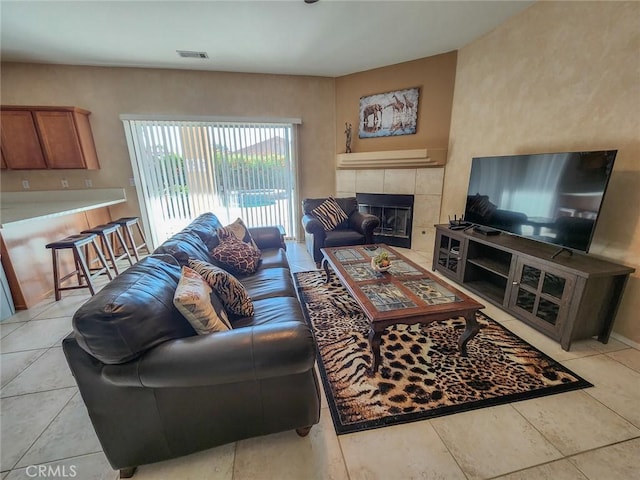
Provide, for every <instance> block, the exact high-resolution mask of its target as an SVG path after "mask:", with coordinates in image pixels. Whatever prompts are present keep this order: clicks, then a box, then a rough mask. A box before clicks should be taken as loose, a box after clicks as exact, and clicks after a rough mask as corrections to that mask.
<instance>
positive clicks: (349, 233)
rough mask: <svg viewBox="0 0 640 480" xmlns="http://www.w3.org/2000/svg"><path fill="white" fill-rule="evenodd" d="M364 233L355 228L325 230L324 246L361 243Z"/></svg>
mask: <svg viewBox="0 0 640 480" xmlns="http://www.w3.org/2000/svg"><path fill="white" fill-rule="evenodd" d="M363 243H364V235H362V234H361V233H358V232H356V231H355V230H334V231H333V232H327V236H326V237H325V239H324V246H325V247H344V246H345V245H362V244H363Z"/></svg>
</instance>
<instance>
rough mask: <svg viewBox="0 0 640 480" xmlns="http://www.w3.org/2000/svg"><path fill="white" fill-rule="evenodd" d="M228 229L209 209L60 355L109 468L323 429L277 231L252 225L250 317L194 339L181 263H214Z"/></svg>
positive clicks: (99, 302)
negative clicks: (177, 298)
mask: <svg viewBox="0 0 640 480" xmlns="http://www.w3.org/2000/svg"><path fill="white" fill-rule="evenodd" d="M219 226H221V225H220V222H219V221H218V219H217V218H216V216H215V215H213V214H210V213H208V214H204V215H201V216H200V217H198V218H197V219H196V220H194V221H193V222H192V223H191V224H190V225H189V226H188V227H186V228H185V229H184V230H182V231H181V232H179V233H177V234H176V235H174V236H173V237H171V238H170V239H169V240H167V241H166V242H165V243H163V244H162V245H161V246H160V247H159V248H158V249H156V251H155V252H154V254H153V255H151V256H148V257H146V258H144V259H143V260H141V261H140V262H138V263H137V264H135V265H134V266H132V267H130V268H129V269H128V270H127V271H125V272H124V273H122V274H121V275H120V276H119V277H117V278H116V279H114V280H113V281H112V282H110V283H109V284H108V285H106V286H105V287H104V288H103V290H101V291H100V292H98V294H96V295H95V296H94V297H92V298H91V299H90V300H89V301H88V302H87V303H85V304H84V305H83V306H82V307H81V308H80V309H79V310H78V311H77V312H76V314H75V315H74V318H73V330H74V331H73V333H72V334H70V335H69V336H68V337H67V338H65V339H64V340H63V349H64V352H65V355H66V358H67V361H68V363H69V366H70V368H71V370H72V372H73V375H74V377H75V379H76V382H77V384H78V387H79V389H80V393H81V395H82V398H83V400H84V403H85V405H86V406H87V410H88V412H89V416H90V418H91V421H92V423H93V426H94V428H95V431H96V433H97V435H98V438H99V439H100V443H101V444H102V447H103V449H104V453H105V454H106V456H107V459H108V460H109V462H110V463H111V465H112V467H113V468H114V469H116V470H120V473H121V476H123V477H126V476H131V475H133V473H134V471H135V468H136V467H137V466H138V465H142V464H147V463H153V462H157V461H161V460H166V459H169V458H173V457H178V456H182V455H185V454H189V453H192V452H195V451H198V450H202V449H207V448H210V447H213V446H216V445H221V444H225V443H229V442H233V441H236V440H240V439H243V438H248V437H253V436H258V435H265V434H269V433H274V432H280V431H284V430H289V429H296V430H297V431H298V433H299V434H300V435H305V434H306V433H308V431H309V428H310V427H311V426H312V425H314V424H315V423H317V422H318V420H319V415H320V393H319V388H318V381H317V377H316V374H315V371H314V363H315V355H316V347H315V343H314V340H313V335H312V332H311V331H310V329H309V327H308V326H307V324H306V322H305V320H304V317H303V314H302V310H301V307H300V304H299V302H298V298H297V296H296V291H295V287H294V284H293V280H292V277H291V273H290V270H289V265H288V262H287V258H286V254H285V249H284V243H283V241H282V238H281V235H280V232H279V230H278V229H277V228H275V227H274V228H271V227H263V228H257V229H250V233H251V235H252V236H253V239H254V241H255V242H256V244H257V245H258V247H259V248H260V249H261V251H262V261H261V265H260V268H259V269H258V271H257V272H255V273H254V274H252V275H249V276H245V277H238V279H239V280H240V281H241V282H242V284H243V285H244V286H245V287H246V289H247V290H248V292H249V294H250V296H251V297H252V299H253V303H254V307H255V315H254V316H253V317H250V318H237V319H234V320H233V321H232V324H233V327H234V328H233V329H232V330H230V331H228V332H219V333H212V334H207V335H196V333H195V331H194V330H193V328H192V327H191V325H190V324H189V323H188V322H187V320H185V319H184V318H183V317H182V315H181V314H180V313H179V312H178V310H177V309H176V308H175V307H174V305H173V295H174V292H175V289H176V286H177V285H178V281H179V279H180V271H181V265H185V264H186V262H187V261H188V259H189V258H197V259H200V260H204V261H210V260H209V256H208V252H209V251H210V249H211V248H213V247H214V246H215V245H216V244H217V241H218V239H217V236H216V235H215V230H216V228H217V227H219Z"/></svg>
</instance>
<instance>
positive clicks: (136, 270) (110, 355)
mask: <svg viewBox="0 0 640 480" xmlns="http://www.w3.org/2000/svg"><path fill="white" fill-rule="evenodd" d="M179 280H180V266H179V265H178V264H177V262H176V261H175V260H174V259H173V258H172V257H170V256H167V255H150V256H148V257H146V258H143V259H142V260H140V261H139V262H138V263H136V264H135V265H134V266H132V267H130V268H129V269H127V270H126V271H125V272H123V273H122V274H120V275H119V276H118V277H116V278H115V279H114V280H113V281H111V282H109V283H108V284H107V285H106V286H105V287H104V288H103V289H102V290H101V291H99V292H98V293H96V294H95V295H94V296H93V297H91V298H90V299H89V300H88V301H87V302H86V303H85V304H84V305H82V306H81V307H80V308H79V309H78V311H77V312H76V313H75V315H74V316H73V330H74V332H75V335H76V339H77V341H78V344H79V345H80V346H81V347H82V349H83V350H85V351H86V352H87V353H89V354H90V355H92V356H93V357H95V358H97V359H98V360H100V361H101V362H102V363H106V364H118V363H125V362H128V361H130V360H133V359H134V358H137V357H138V356H140V355H141V354H142V353H144V352H145V351H147V350H149V349H150V348H153V347H155V346H156V345H159V344H161V343H163V342H166V341H167V340H172V339H176V338H183V337H189V336H192V335H195V333H196V332H195V331H194V330H193V327H192V326H191V325H190V324H189V322H188V321H187V320H186V319H185V318H184V317H183V316H182V315H181V314H180V312H178V310H177V309H176V307H175V306H174V304H173V294H174V292H175V290H176V287H177V286H178V282H179Z"/></svg>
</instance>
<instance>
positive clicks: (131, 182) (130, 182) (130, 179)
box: [129, 177, 136, 187]
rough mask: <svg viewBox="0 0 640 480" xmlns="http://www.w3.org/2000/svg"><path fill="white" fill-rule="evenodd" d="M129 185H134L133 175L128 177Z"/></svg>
mask: <svg viewBox="0 0 640 480" xmlns="http://www.w3.org/2000/svg"><path fill="white" fill-rule="evenodd" d="M129 185H131V186H132V187H135V186H136V179H135V178H133V177H129Z"/></svg>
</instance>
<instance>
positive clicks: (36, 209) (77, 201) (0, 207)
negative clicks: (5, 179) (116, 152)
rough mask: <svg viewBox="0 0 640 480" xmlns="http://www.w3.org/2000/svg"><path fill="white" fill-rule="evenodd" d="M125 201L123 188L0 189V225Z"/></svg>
mask: <svg viewBox="0 0 640 480" xmlns="http://www.w3.org/2000/svg"><path fill="white" fill-rule="evenodd" d="M126 201H127V197H126V194H125V191H124V189H123V188H91V189H87V190H53V191H39V192H2V194H1V195H0V222H1V225H0V226H2V227H3V228H4V227H7V226H9V225H14V224H17V223H20V222H25V221H29V220H42V219H46V218H51V217H56V216H62V215H69V214H72V213H80V212H85V211H87V210H93V209H97V208H102V207H108V206H110V205H115V204H117V203H123V202H126Z"/></svg>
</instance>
